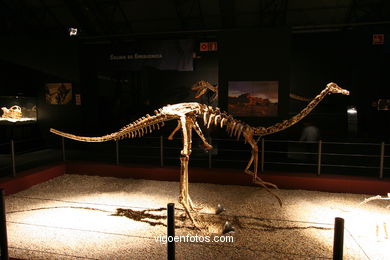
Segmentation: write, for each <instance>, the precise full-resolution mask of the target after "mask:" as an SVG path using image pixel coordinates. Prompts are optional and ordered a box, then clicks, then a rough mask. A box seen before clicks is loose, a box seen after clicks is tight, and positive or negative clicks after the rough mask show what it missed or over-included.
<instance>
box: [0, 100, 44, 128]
mask: <svg viewBox="0 0 390 260" xmlns="http://www.w3.org/2000/svg"><path fill="white" fill-rule="evenodd" d="M0 108H1V112H0V123H9V122H11V123H18V122H24V123H29V122H36V121H37V106H36V98H35V97H21V96H0Z"/></svg>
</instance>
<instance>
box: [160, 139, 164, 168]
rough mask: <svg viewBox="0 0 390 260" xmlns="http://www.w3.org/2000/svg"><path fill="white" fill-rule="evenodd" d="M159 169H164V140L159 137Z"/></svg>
mask: <svg viewBox="0 0 390 260" xmlns="http://www.w3.org/2000/svg"><path fill="white" fill-rule="evenodd" d="M160 167H161V168H162V167H164V138H163V136H162V135H161V136H160Z"/></svg>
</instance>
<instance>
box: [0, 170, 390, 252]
mask: <svg viewBox="0 0 390 260" xmlns="http://www.w3.org/2000/svg"><path fill="white" fill-rule="evenodd" d="M276 193H277V194H278V195H279V196H280V197H281V198H282V200H283V203H284V205H283V207H280V206H279V205H278V203H277V201H276V200H275V199H274V198H273V197H272V196H271V195H270V194H269V193H267V192H266V191H265V190H263V189H262V188H257V187H244V186H228V185H215V184H200V183H199V184H194V183H191V184H190V194H191V197H192V200H193V201H194V202H195V204H196V205H198V206H201V207H203V209H202V210H201V211H200V214H197V215H196V219H197V221H198V222H199V223H200V224H201V225H203V226H204V228H203V230H202V231H196V230H194V229H192V228H191V227H192V225H191V223H190V222H189V221H188V220H183V218H182V217H181V215H182V214H183V211H181V210H179V209H177V210H176V215H177V221H176V224H177V225H178V227H177V229H176V235H178V236H187V235H192V236H195V235H198V236H210V237H211V239H213V238H214V237H215V236H220V235H221V233H222V230H223V225H224V223H225V222H226V221H230V222H232V223H233V226H234V227H235V232H234V233H232V234H228V235H225V237H223V238H225V239H228V238H229V239H230V237H228V236H232V239H233V240H234V241H233V242H224V243H222V242H218V243H216V242H215V243H206V242H195V243H192V242H181V243H176V258H177V259H213V258H214V259H323V258H325V259H331V258H332V247H333V223H334V218H335V217H342V218H344V219H345V225H346V230H345V241H344V255H345V259H390V250H389V248H390V239H389V238H387V236H388V234H387V231H386V230H389V231H390V227H389V226H390V210H389V209H386V208H385V207H386V205H387V204H386V201H372V202H369V203H367V204H364V205H359V203H360V202H361V201H363V200H364V199H365V198H367V197H369V196H367V195H360V194H341V193H324V192H313V191H304V190H277V191H276ZM178 194H179V184H178V183H177V182H160V181H148V180H134V179H118V178H110V177H93V176H92V177H91V176H82V175H63V176H60V177H58V178H55V179H52V180H50V181H48V182H45V183H41V184H39V185H36V186H34V187H32V188H30V189H28V190H25V191H23V192H19V193H17V194H14V195H10V196H6V209H7V228H8V237H9V247H10V256H11V257H17V258H22V259H164V258H166V245H165V244H163V243H160V242H158V241H156V239H158V238H159V236H164V235H165V234H166V227H165V226H164V225H162V224H164V223H165V222H166V219H165V218H164V216H166V211H165V210H163V211H150V212H147V213H151V214H153V216H154V217H153V216H151V217H150V216H149V218H143V219H141V221H140V220H134V219H131V218H129V217H126V216H123V215H124V214H123V213H122V214H118V212H119V211H118V209H132V210H134V211H142V210H145V209H154V210H157V209H159V208H161V207H166V205H167V203H169V202H175V203H176V207H178V208H180V205H179V204H178V203H177V198H178ZM218 203H220V204H222V205H223V206H224V207H225V208H226V211H225V212H223V213H222V214H220V215H215V214H214V212H215V208H216V206H217V205H218ZM123 212H127V211H123ZM127 213H128V212H127ZM133 213H134V212H133ZM135 213H137V212H135ZM137 216H138V217H139V215H137ZM159 218H161V219H159ZM183 239H184V238H183ZM192 239H193V240H194V239H196V238H195V237H192Z"/></svg>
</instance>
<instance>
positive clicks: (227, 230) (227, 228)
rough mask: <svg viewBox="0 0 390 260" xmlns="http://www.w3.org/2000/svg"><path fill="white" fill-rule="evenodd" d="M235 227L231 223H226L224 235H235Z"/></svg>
mask: <svg viewBox="0 0 390 260" xmlns="http://www.w3.org/2000/svg"><path fill="white" fill-rule="evenodd" d="M234 230H235V229H234V227H233V225H232V223H230V222H229V221H226V223H225V225H224V226H223V231H222V233H223V234H229V233H234Z"/></svg>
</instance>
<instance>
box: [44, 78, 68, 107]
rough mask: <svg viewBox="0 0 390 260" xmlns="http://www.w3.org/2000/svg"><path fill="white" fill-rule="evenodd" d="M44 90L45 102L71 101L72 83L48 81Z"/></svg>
mask: <svg viewBox="0 0 390 260" xmlns="http://www.w3.org/2000/svg"><path fill="white" fill-rule="evenodd" d="M45 92H46V103H47V104H51V105H65V104H69V103H70V102H71V101H72V83H48V84H46V86H45Z"/></svg>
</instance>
